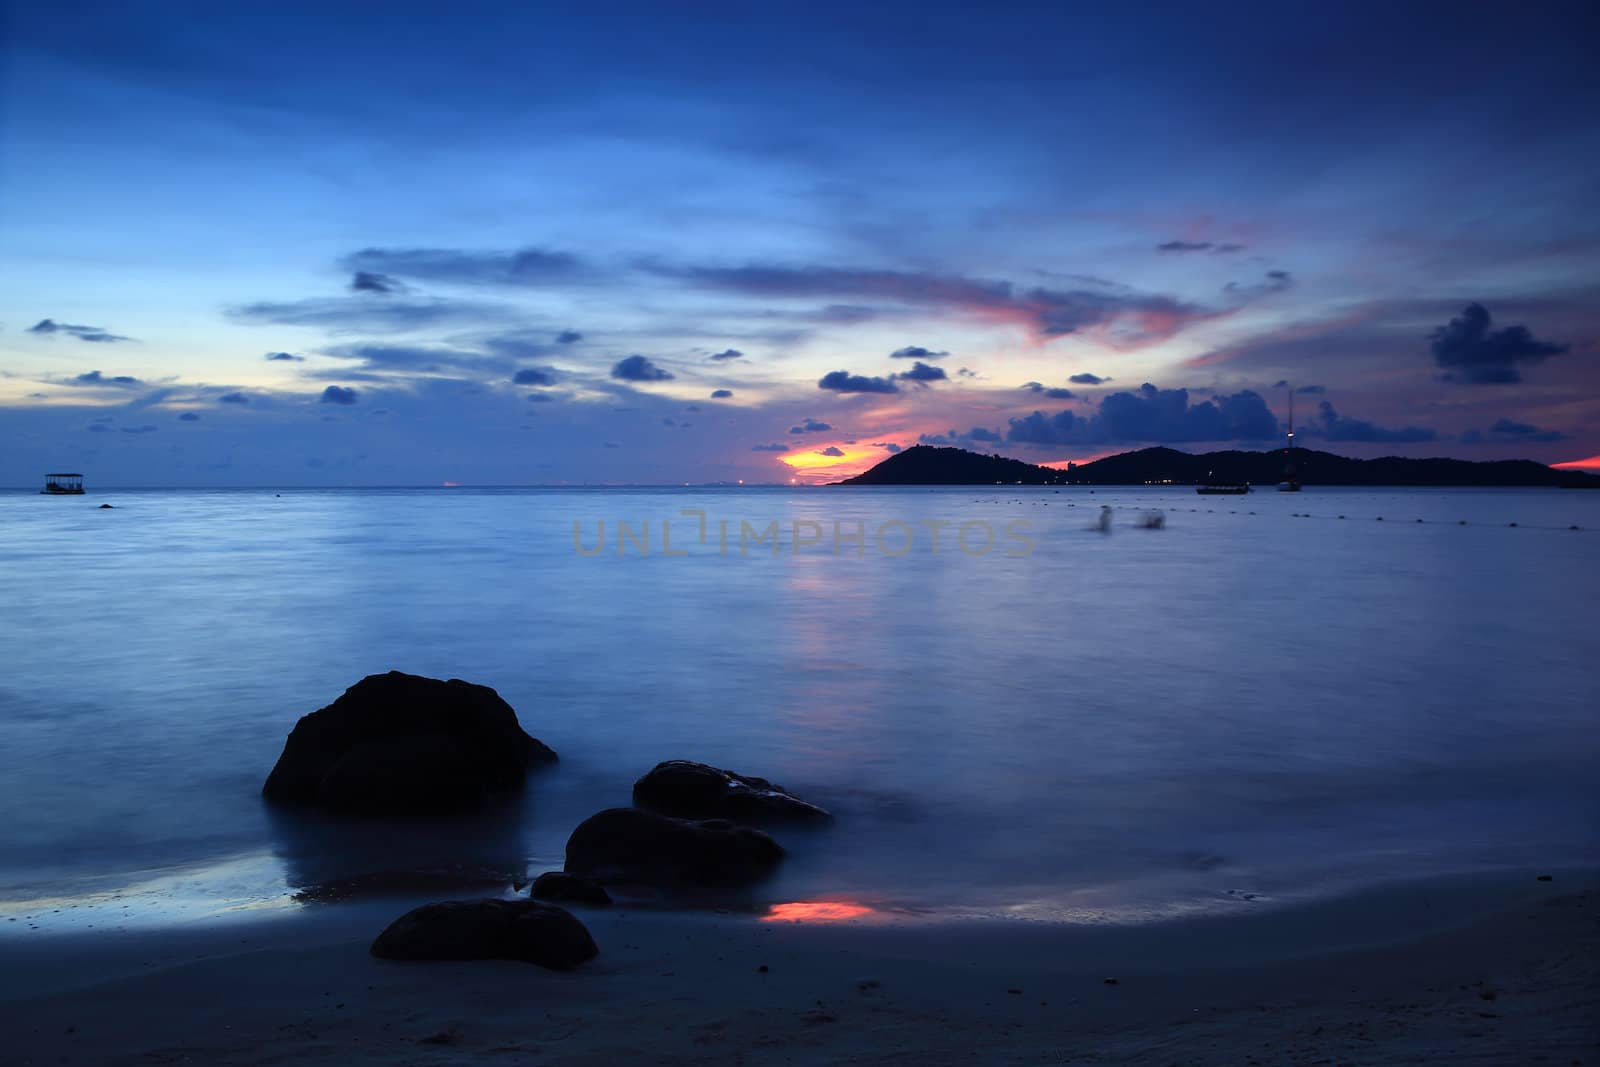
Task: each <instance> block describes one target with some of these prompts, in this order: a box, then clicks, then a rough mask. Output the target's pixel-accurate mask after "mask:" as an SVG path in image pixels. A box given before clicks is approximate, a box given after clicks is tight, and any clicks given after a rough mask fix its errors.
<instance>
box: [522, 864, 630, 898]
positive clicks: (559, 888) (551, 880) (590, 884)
mask: <svg viewBox="0 0 1600 1067" xmlns="http://www.w3.org/2000/svg"><path fill="white" fill-rule="evenodd" d="M528 895H529V896H531V897H533V898H534V899H535V900H560V901H563V902H565V903H568V904H593V905H595V906H597V907H603V906H605V905H607V904H610V903H611V894H610V893H607V892H606V889H605V886H603V885H601V884H600V883H599V882H597V881H595V880H594V879H593V878H585V877H584V876H583V875H581V874H568V873H567V872H566V871H545V872H544V873H543V874H541V875H540V876H539V877H538V878H535V879H534V881H533V889H532V890H531V891H530V892H529V894H528Z"/></svg>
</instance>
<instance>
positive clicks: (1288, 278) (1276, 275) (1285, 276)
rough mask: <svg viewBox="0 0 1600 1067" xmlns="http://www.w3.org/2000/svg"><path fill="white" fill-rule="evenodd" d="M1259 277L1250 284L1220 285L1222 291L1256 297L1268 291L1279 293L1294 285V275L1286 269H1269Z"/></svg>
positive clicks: (1233, 283) (1231, 283) (1230, 283)
mask: <svg viewBox="0 0 1600 1067" xmlns="http://www.w3.org/2000/svg"><path fill="white" fill-rule="evenodd" d="M1261 277H1262V280H1261V281H1259V282H1256V283H1254V284H1251V285H1242V284H1240V283H1239V282H1229V283H1228V284H1227V285H1224V286H1223V287H1222V289H1223V292H1227V293H1233V294H1234V295H1236V296H1244V297H1256V296H1266V295H1267V294H1268V293H1281V292H1283V291H1284V290H1285V289H1288V288H1290V287H1291V286H1293V285H1294V276H1293V275H1292V274H1290V273H1289V272H1288V271H1286V270H1269V271H1267V273H1266V274H1264V275H1262V276H1261Z"/></svg>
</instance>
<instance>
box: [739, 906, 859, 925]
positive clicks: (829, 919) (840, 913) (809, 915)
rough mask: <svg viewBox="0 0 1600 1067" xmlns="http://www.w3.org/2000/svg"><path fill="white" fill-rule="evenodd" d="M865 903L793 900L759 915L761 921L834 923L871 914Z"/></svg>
mask: <svg viewBox="0 0 1600 1067" xmlns="http://www.w3.org/2000/svg"><path fill="white" fill-rule="evenodd" d="M871 914H872V909H871V908H869V907H867V906H866V905H865V904H853V903H851V902H850V901H847V900H795V901H791V902H790V903H788V904H774V905H772V907H770V908H769V909H767V913H766V914H765V915H763V916H762V917H761V921H762V922H768V923H771V922H797V923H836V922H844V921H845V920H847V919H859V918H861V917H862V916H863V915H871Z"/></svg>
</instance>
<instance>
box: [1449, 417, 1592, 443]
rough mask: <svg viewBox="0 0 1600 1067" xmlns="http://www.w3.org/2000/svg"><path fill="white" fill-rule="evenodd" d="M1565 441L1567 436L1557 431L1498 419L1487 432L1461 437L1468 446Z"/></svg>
mask: <svg viewBox="0 0 1600 1067" xmlns="http://www.w3.org/2000/svg"><path fill="white" fill-rule="evenodd" d="M1567 439H1568V435H1567V434H1564V433H1562V432H1561V431H1559V430H1541V429H1539V427H1537V426H1534V425H1532V424H1531V423H1526V422H1513V421H1512V420H1511V419H1500V420H1498V421H1497V422H1496V423H1495V424H1494V425H1493V426H1491V427H1489V428H1488V429H1487V430H1468V431H1467V432H1466V433H1464V434H1462V435H1461V441H1462V443H1463V444H1469V445H1481V444H1489V443H1491V442H1502V443H1503V442H1507V441H1526V442H1529V443H1539V444H1544V443H1548V442H1552V441H1565V440H1567Z"/></svg>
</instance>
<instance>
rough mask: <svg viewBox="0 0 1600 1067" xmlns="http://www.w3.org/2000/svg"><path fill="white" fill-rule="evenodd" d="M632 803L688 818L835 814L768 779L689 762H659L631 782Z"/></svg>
mask: <svg viewBox="0 0 1600 1067" xmlns="http://www.w3.org/2000/svg"><path fill="white" fill-rule="evenodd" d="M633 802H634V803H635V804H637V805H639V806H640V807H642V808H651V809H654V810H655V811H659V812H662V813H663V814H666V815H676V816H679V817H681V818H688V819H736V820H740V821H777V820H785V821H803V822H827V821H829V820H830V819H832V818H833V816H832V815H830V814H829V813H828V812H826V811H824V810H823V809H822V808H819V807H817V806H816V805H815V804H808V803H807V802H806V801H804V800H801V799H800V798H799V797H797V796H795V795H794V794H793V793H790V792H789V791H788V790H786V789H784V788H783V787H782V786H781V785H775V784H773V783H772V782H769V781H767V780H766V779H765V778H757V777H755V776H753V775H746V774H735V773H734V772H733V771H725V770H722V769H721V768H719V767H712V766H710V765H709V764H705V763H695V762H693V761H691V760H667V761H666V762H665V763H658V764H656V765H655V766H654V767H652V768H651V769H650V772H649V773H648V774H646V775H645V776H644V777H643V778H640V779H639V780H638V781H637V782H635V783H633Z"/></svg>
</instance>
